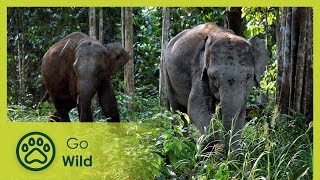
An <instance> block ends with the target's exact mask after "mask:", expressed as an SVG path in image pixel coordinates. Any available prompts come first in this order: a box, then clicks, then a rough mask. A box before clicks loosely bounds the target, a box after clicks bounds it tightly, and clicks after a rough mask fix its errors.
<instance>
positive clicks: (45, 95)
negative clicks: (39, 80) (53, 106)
mask: <svg viewBox="0 0 320 180" xmlns="http://www.w3.org/2000/svg"><path fill="white" fill-rule="evenodd" d="M48 99H49V94H48V91H46V92H45V94H44V95H43V97H42V98H41V100H40V102H39V103H38V105H37V109H39V108H40V106H41V104H42V103H43V102H45V101H46V100H48Z"/></svg>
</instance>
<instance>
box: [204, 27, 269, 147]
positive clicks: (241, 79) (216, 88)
mask: <svg viewBox="0 0 320 180" xmlns="http://www.w3.org/2000/svg"><path fill="white" fill-rule="evenodd" d="M204 46H205V50H204V54H203V58H204V61H203V62H204V64H203V68H202V77H201V80H202V81H204V82H205V84H208V85H209V89H210V91H211V93H212V94H213V96H214V99H215V100H216V101H218V102H220V104H221V115H222V123H223V126H224V128H225V129H226V130H231V129H232V130H233V131H232V135H235V137H234V138H233V140H232V142H235V141H236V140H237V139H238V135H239V134H240V131H241V130H242V128H243V127H244V120H245V115H246V114H245V113H246V111H245V110H246V98H247V96H248V94H249V93H250V91H251V90H252V87H253V86H254V84H257V83H258V82H259V81H260V76H261V75H262V73H263V72H264V70H265V66H266V63H267V59H268V52H267V50H266V48H265V47H264V44H263V43H262V41H261V40H260V39H258V38H257V37H256V36H255V37H253V38H251V39H250V40H248V41H247V40H245V39H244V38H242V37H240V36H236V35H234V34H232V33H230V32H227V31H224V32H218V33H212V34H210V35H209V36H208V37H207V39H206V42H205V45H204ZM219 139H220V138H219ZM229 139H230V137H229V136H227V137H226V143H225V144H226V145H228V143H229Z"/></svg>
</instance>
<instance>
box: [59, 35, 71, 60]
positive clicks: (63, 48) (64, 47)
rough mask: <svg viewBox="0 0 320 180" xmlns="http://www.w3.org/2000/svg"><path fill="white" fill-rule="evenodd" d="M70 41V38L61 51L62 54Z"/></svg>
mask: <svg viewBox="0 0 320 180" xmlns="http://www.w3.org/2000/svg"><path fill="white" fill-rule="evenodd" d="M69 42H70V39H68V41H67V43H66V44H65V45H64V46H63V48H62V50H61V52H60V56H62V53H63V51H64V49H65V48H66V47H67V45H68V43H69Z"/></svg>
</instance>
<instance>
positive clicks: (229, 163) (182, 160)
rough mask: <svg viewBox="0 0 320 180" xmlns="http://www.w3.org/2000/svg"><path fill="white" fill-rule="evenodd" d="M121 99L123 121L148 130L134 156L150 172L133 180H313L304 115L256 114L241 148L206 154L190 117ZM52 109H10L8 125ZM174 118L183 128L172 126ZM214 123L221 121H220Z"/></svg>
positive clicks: (154, 102) (153, 103) (268, 110)
mask: <svg viewBox="0 0 320 180" xmlns="http://www.w3.org/2000/svg"><path fill="white" fill-rule="evenodd" d="M117 99H118V106H119V107H120V114H121V119H122V121H123V122H136V123H141V124H144V125H145V126H146V127H148V129H149V130H148V131H146V132H144V133H142V134H140V135H139V142H140V143H141V145H140V150H141V152H140V153H138V155H137V154H136V155H135V156H137V157H136V159H139V162H135V166H141V167H144V168H142V169H144V170H145V171H146V173H144V174H143V175H142V174H139V175H134V176H133V177H134V178H135V179H139V178H140V179H141V178H151V179H154V178H156V179H174V178H177V179H213V178H215V179H256V178H259V179H291V178H293V179H297V178H299V177H302V176H303V177H304V179H312V173H313V170H312V159H313V158H312V153H313V151H312V150H313V125H312V122H311V123H309V124H306V123H305V122H304V117H303V116H301V115H300V114H294V113H293V114H294V115H293V116H281V118H279V115H278V114H277V113H276V111H275V110H274V109H275V106H274V105H269V106H268V107H265V109H263V110H262V111H259V110H257V111H252V112H254V113H251V114H250V115H249V116H248V118H247V122H246V125H245V128H244V130H243V132H242V139H241V146H240V148H238V149H236V150H227V151H226V150H225V151H223V150H218V151H215V153H213V154H211V155H208V154H206V147H204V146H203V142H205V140H206V139H207V138H208V136H210V135H209V134H205V135H200V134H199V132H198V131H197V130H196V129H195V128H194V127H193V125H192V124H191V125H189V126H188V127H187V130H188V131H189V132H190V136H188V137H184V136H183V131H185V129H184V128H183V120H182V119H181V116H184V117H185V118H186V119H189V117H188V116H187V115H186V114H183V113H180V115H177V114H172V113H171V112H168V111H166V110H164V108H163V107H160V106H159V105H158V99H157V98H153V99H145V98H142V97H136V98H135V99H133V101H134V102H135V109H134V110H133V111H129V110H127V109H126V108H125V104H126V103H127V102H129V101H130V102H131V101H132V99H131V98H130V97H126V96H125V95H123V94H118V95H117ZM253 109H254V108H253ZM53 111H54V107H53V105H52V104H51V103H48V102H44V103H43V104H42V106H41V108H40V109H37V110H35V109H31V108H27V107H24V106H19V105H11V106H9V107H8V121H10V122H30V121H34V122H46V121H48V118H49V116H48V115H49V114H52V113H53ZM69 114H70V117H71V121H72V122H78V114H77V110H76V109H73V110H72V111H70V113H69ZM93 117H94V119H96V120H97V121H104V116H103V113H102V111H101V109H100V108H97V109H96V110H95V111H94V113H93ZM174 118H176V119H177V120H178V121H179V123H180V124H179V125H174V126H172V123H171V122H172V120H173V119H174ZM98 119H99V120H98ZM214 121H215V122H219V121H220V122H221V120H220V119H218V118H217V119H214ZM228 133H230V132H224V134H228ZM217 147H218V146H217Z"/></svg>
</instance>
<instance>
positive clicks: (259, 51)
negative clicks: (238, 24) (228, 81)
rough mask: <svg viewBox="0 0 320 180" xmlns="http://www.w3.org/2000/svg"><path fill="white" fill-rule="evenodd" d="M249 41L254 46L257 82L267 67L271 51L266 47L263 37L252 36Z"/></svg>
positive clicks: (255, 77)
mask: <svg viewBox="0 0 320 180" xmlns="http://www.w3.org/2000/svg"><path fill="white" fill-rule="evenodd" d="M249 42H250V43H251V45H252V46H253V56H254V79H255V82H259V81H260V78H261V75H262V73H263V72H264V71H265V69H266V65H267V62H268V59H269V53H268V51H267V49H266V48H265V46H264V44H263V42H262V41H261V39H259V38H258V37H257V36H254V37H252V38H250V39H249Z"/></svg>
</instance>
